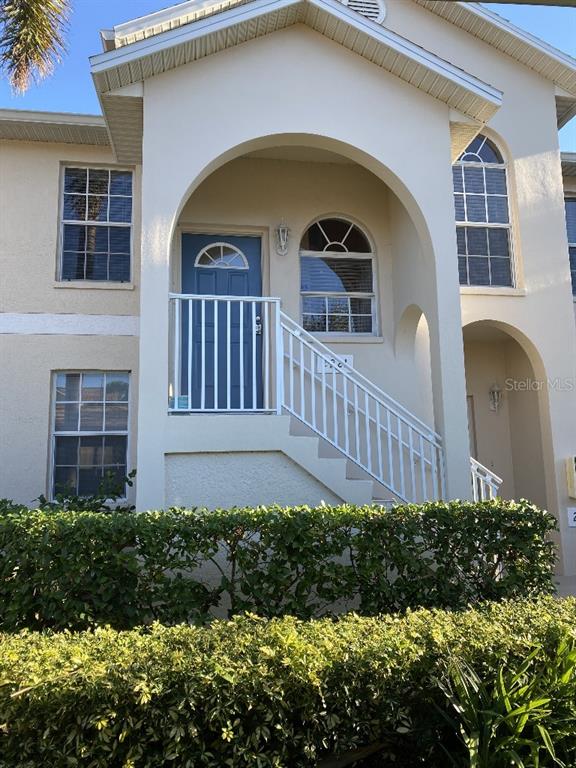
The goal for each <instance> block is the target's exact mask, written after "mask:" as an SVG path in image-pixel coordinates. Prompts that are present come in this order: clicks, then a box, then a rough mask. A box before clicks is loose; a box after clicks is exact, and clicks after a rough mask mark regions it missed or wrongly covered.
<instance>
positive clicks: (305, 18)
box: [90, 0, 502, 162]
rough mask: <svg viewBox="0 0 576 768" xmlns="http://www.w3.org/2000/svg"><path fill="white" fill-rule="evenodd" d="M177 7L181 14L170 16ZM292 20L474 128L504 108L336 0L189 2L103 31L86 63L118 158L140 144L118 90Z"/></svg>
mask: <svg viewBox="0 0 576 768" xmlns="http://www.w3.org/2000/svg"><path fill="white" fill-rule="evenodd" d="M181 10H183V11H184V13H183V14H179V15H174V14H175V13H176V11H181ZM298 23H301V24H306V25H307V26H309V27H311V28H312V29H314V30H316V31H317V32H319V33H320V34H322V35H324V36H326V37H328V38H329V39H331V40H334V41H336V42H338V43H339V44H341V45H342V46H344V47H345V48H347V49H348V50H351V51H353V52H355V53H357V54H359V55H360V56H363V57H364V58H365V59H367V60H368V61H370V62H371V63H373V64H375V65H376V66H379V67H382V68H383V69H385V70H386V71H388V72H390V73H392V74H394V75H396V76H397V77H399V78H401V79H402V80H404V81H405V82H407V83H409V84H410V85H413V86H415V87H416V88H419V89H420V90H422V91H424V92H425V93H427V94H428V95H430V96H432V97H434V98H437V99H439V100H440V101H443V102H444V103H445V104H447V105H448V106H450V107H451V108H453V109H454V110H456V111H458V112H459V113H461V114H462V115H464V120H466V119H467V120H471V121H472V122H473V123H476V124H477V125H479V126H482V125H484V124H485V123H486V122H487V121H488V120H489V119H490V118H491V117H492V115H493V114H494V113H495V112H496V110H497V109H498V108H499V106H500V105H501V103H502V93H501V92H500V91H498V90H497V89H496V88H494V87H493V86H491V85H489V84H488V83H485V82H483V81H482V80H480V79H478V78H477V77H474V76H473V75H471V74H469V73H468V72H465V71H464V70H462V69H460V68H458V67H456V66H455V65H453V64H451V63H450V62H448V61H445V60H444V59H442V58H440V57H439V56H437V55H436V54H433V53H431V52H430V51H427V50H426V49H424V48H422V47H421V46H418V45H416V44H415V43H412V42H411V41H410V40H407V39H406V38H404V37H402V36H401V35H398V34H397V33H395V32H392V31H391V30H389V29H386V27H384V26H382V25H381V24H378V23H376V22H374V21H371V20H370V19H367V18H365V17H364V16H361V15H360V14H359V13H357V12H355V11H353V10H351V9H350V8H348V7H347V6H346V5H344V4H343V3H342V2H340V1H339V0H250V1H249V2H247V0H225V2H224V3H221V4H219V5H217V6H215V5H213V4H209V3H207V2H205V3H204V5H202V0H192V1H191V2H187V3H183V4H182V6H176V7H175V8H172V9H167V10H166V11H161V12H159V13H157V14H152V15H151V16H150V17H144V18H143V19H140V20H137V22H130V23H128V24H127V25H121V26H120V27H119V28H118V29H117V31H114V32H113V33H106V34H105V41H106V43H105V47H106V48H107V50H106V51H105V52H104V53H101V54H99V55H97V56H93V57H91V59H90V61H91V65H92V76H93V79H94V83H95V85H96V89H97V91H98V94H99V96H100V100H101V103H102V108H103V111H104V114H105V115H106V119H107V123H108V126H109V129H110V137H111V142H112V145H113V147H114V149H115V151H116V153H117V155H118V157H119V160H121V161H122V162H137V161H138V159H139V156H138V155H137V154H135V153H133V154H132V155H131V156H128V155H130V150H129V147H130V146H132V147H133V148H136V147H137V145H138V144H139V140H138V136H137V135H136V131H135V130H134V131H133V132H132V134H133V135H132V136H129V135H128V133H129V132H130V130H131V129H130V125H129V121H127V120H126V119H125V116H123V115H122V109H121V102H119V100H121V99H122V98H123V96H122V92H119V89H125V88H126V87H129V86H133V85H134V84H135V83H138V82H140V81H143V80H144V79H146V78H148V77H152V76H154V75H158V74H161V73H163V72H166V71H168V70H171V69H174V68H176V67H178V66H181V65H183V64H187V63H190V62H193V61H196V60H198V59H201V58H204V57H206V56H209V55H211V54H213V53H217V52H219V51H222V50H225V49H226V48H231V47H234V46H236V45H238V44H240V43H243V42H246V41H247V40H252V39H256V38H258V37H262V36H264V35H267V34H270V33H271V32H275V31H277V30H280V29H284V28H286V27H290V26H292V25H294V24H298ZM132 95H133V94H132ZM111 99H112V100H114V101H110V100H111ZM123 146H125V147H126V149H127V155H126V156H125V155H124V154H123V152H122V147H123Z"/></svg>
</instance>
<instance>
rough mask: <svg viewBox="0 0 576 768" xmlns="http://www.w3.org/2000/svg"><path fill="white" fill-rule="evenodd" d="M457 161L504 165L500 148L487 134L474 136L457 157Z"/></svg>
mask: <svg viewBox="0 0 576 768" xmlns="http://www.w3.org/2000/svg"><path fill="white" fill-rule="evenodd" d="M458 162H459V163H492V164H494V165H504V160H503V159H502V155H501V154H500V150H499V149H498V147H497V146H496V145H495V144H494V142H493V141H490V139H489V138H488V137H487V136H484V135H483V134H480V135H479V136H476V138H475V139H474V141H472V142H471V143H470V144H469V145H468V147H466V149H465V150H464V152H462V154H461V155H460V157H459V158H458Z"/></svg>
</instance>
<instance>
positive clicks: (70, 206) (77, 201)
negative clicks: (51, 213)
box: [60, 167, 132, 282]
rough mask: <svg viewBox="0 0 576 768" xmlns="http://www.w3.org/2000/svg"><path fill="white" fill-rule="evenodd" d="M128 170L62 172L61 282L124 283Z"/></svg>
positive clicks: (126, 273)
mask: <svg viewBox="0 0 576 768" xmlns="http://www.w3.org/2000/svg"><path fill="white" fill-rule="evenodd" d="M131 241H132V171H126V170H116V169H109V168H76V167H66V168H64V179H63V189H62V222H61V249H60V253H61V258H60V279H61V280H89V281H100V282H129V281H130V278H131V274H130V270H131V267H130V261H131Z"/></svg>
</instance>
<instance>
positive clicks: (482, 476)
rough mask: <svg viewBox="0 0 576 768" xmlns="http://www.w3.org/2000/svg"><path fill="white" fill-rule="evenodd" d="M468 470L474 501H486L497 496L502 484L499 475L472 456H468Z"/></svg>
mask: <svg viewBox="0 0 576 768" xmlns="http://www.w3.org/2000/svg"><path fill="white" fill-rule="evenodd" d="M470 472H471V475H472V494H473V497H474V501H486V500H488V499H495V498H496V496H498V490H499V488H500V486H501V485H502V478H501V477H498V475H495V474H494V472H492V470H490V469H488V467H485V466H484V465H483V464H480V462H479V461H478V460H477V459H474V458H472V457H470Z"/></svg>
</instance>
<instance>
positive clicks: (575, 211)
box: [565, 197, 576, 297]
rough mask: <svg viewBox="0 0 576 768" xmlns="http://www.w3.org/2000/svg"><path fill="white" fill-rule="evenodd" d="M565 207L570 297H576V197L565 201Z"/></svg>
mask: <svg viewBox="0 0 576 768" xmlns="http://www.w3.org/2000/svg"><path fill="white" fill-rule="evenodd" d="M565 205H566V227H567V229H568V253H569V257H570V273H571V274H572V295H573V296H574V297H576V197H574V198H569V199H568V200H566V202H565Z"/></svg>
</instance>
